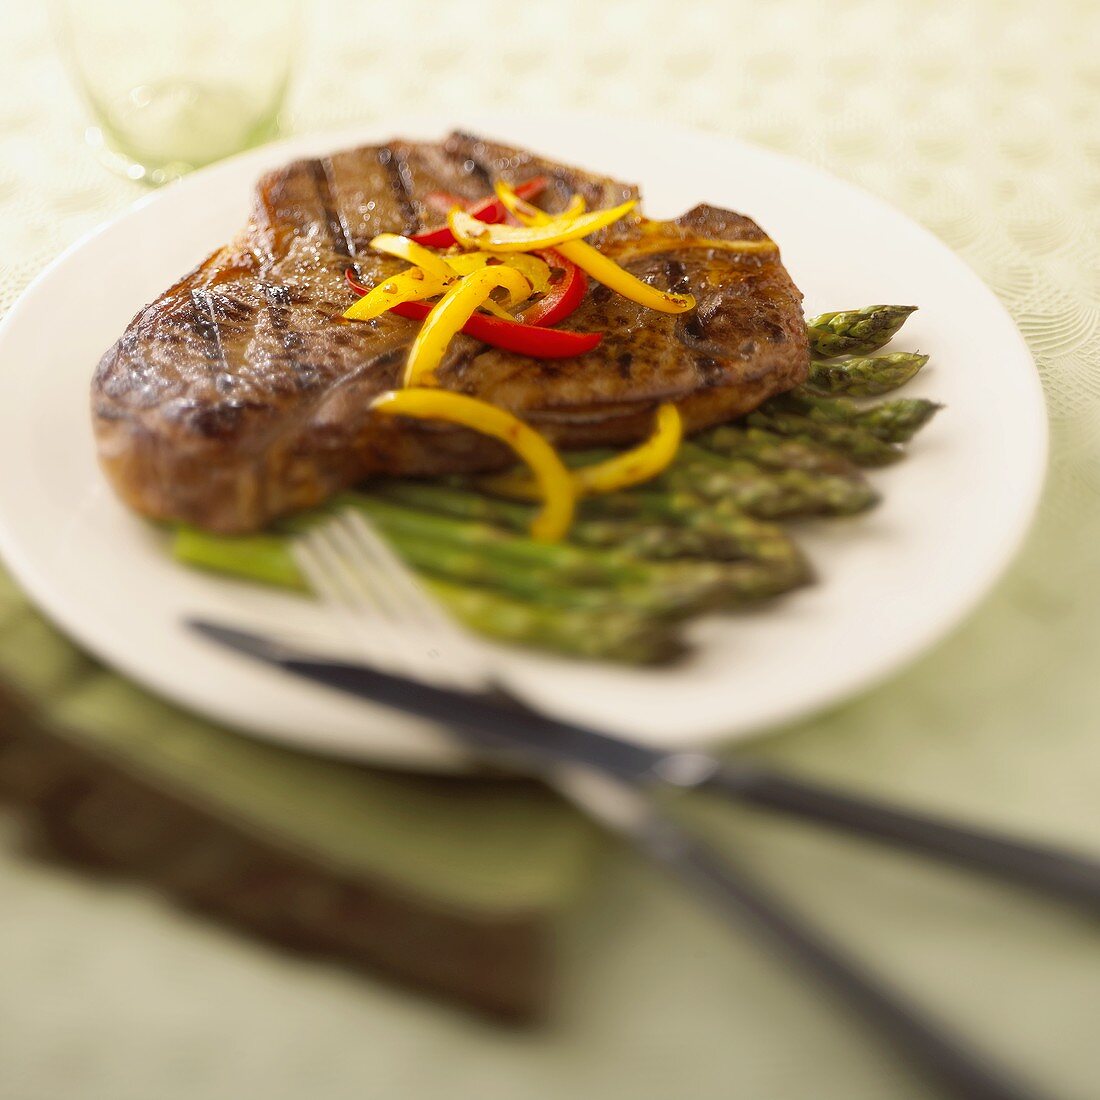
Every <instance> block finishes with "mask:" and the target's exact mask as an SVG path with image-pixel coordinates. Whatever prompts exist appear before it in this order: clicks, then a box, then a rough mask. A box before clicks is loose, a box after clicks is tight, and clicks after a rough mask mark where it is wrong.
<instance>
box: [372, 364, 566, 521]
mask: <svg viewBox="0 0 1100 1100" xmlns="http://www.w3.org/2000/svg"><path fill="white" fill-rule="evenodd" d="M371 408H372V409H374V410H375V411H377V412H380V413H386V414H387V415H390V416H413V417H417V418H422V419H428V420H445V421H447V422H448V423H451V424H462V425H464V426H465V427H467V428H473V429H474V430H475V431H478V432H481V433H482V434H483V435H490V436H492V437H493V438H494V439H499V440H501V442H503V443H506V444H507V445H508V446H509V447H511V448H512V450H513V451H515V452H516V454H517V455H519V457H520V458H521V459H523V461H524V462H525V463H527V465H528V466H529V467H530V469H531V472H532V474H533V475H534V482H535V484H536V485H537V487H538V495H539V497H540V498H541V500H542V501H543V505H542V508H541V510H540V511H539V513H538V515H537V516H536V517H535V519H534V521H533V522H532V524H531V537H532V538H533V539H538V540H539V541H540V542H557V541H559V540H560V539H562V538H564V537H565V534H566V532H567V531H568V530H569V525H570V524H571V523H572V522H573V511H574V508H575V507H576V495H575V492H574V488H573V479H572V478H571V477H570V475H569V471H568V470H567V469H566V468H565V465H564V464H563V463H562V460H561V459H560V458H559V457H558V453H557V451H555V450H554V448H553V447H551V446H550V444H549V443H548V442H547V441H546V440H545V439H544V438H543V437H542V436H541V435H539V433H538V432H536V431H535V430H534V428H531V427H529V426H528V425H527V424H524V422H523V421H522V420H520V419H518V418H517V417H515V416H513V415H512V414H511V413H510V412H506V411H505V410H504V409H501V408H498V407H497V406H496V405H491V404H489V402H487V401H479V400H478V399H477V398H476V397H467V396H466V395H465V394H461V393H454V392H452V391H450V390H437V389H425V388H422V387H419V386H412V387H409V388H406V389H403V390H393V391H391V392H389V393H384V394H382V395H380V396H379V397H376V398H375V399H374V401H372V402H371Z"/></svg>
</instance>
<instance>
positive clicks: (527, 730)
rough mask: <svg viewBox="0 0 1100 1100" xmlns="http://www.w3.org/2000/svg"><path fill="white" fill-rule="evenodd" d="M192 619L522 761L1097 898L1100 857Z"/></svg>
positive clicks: (1073, 897)
mask: <svg viewBox="0 0 1100 1100" xmlns="http://www.w3.org/2000/svg"><path fill="white" fill-rule="evenodd" d="M189 625H190V627H191V628H192V629H193V630H195V631H197V632H198V633H200V634H201V635H203V636H204V637H206V638H209V639H211V640H212V641H215V642H217V643H219V644H221V645H223V646H227V647H228V648H230V649H233V650H236V651H237V652H239V653H244V654H247V655H248V656H250V657H252V658H255V659H257V660H260V661H263V662H265V663H266V664H269V665H274V666H276V667H278V668H281V669H283V670H284V671H285V672H289V673H292V674H293V675H295V676H299V677H302V678H303V679H306V680H310V681H312V682H314V683H316V684H322V685H324V686H326V687H329V688H334V689H336V690H338V691H342V692H344V693H346V694H349V695H354V696H358V697H359V698H361V699H368V700H371V701H372V702H375V703H381V704H383V705H385V706H389V707H392V708H394V709H396V710H400V711H403V712H405V713H407V714H413V715H416V716H417V717H420V718H426V719H428V720H430V721H434V722H438V723H440V724H441V725H444V726H447V727H449V728H450V729H451V730H452V731H454V732H455V733H456V734H457V735H458V736H460V738H461V739H462V740H463V741H464V742H465V743H466V744H468V745H470V746H472V747H473V748H475V749H477V750H480V751H488V752H490V753H491V754H492V755H493V756H494V757H495V758H500V757H501V756H502V754H503V755H504V756H506V757H508V758H509V759H510V760H511V761H512V762H514V763H515V764H516V765H517V766H519V767H520V768H521V769H522V770H534V771H537V772H546V771H548V770H549V771H553V770H555V769H558V768H560V767H562V766H576V765H581V766H582V767H585V768H589V769H594V770H595V771H597V772H599V773H601V774H603V775H605V776H608V777H611V778H613V779H615V780H618V781H620V782H623V783H626V784H629V785H633V786H641V787H651V786H665V787H671V788H674V789H675V788H678V789H681V790H699V791H705V792H709V793H711V794H716V795H719V796H721V797H724V798H727V799H729V800H731V801H736V802H739V803H744V804H748V805H752V806H756V807H760V808H763V809H767V810H772V811H776V812H781V813H784V814H787V815H789V816H794V817H798V818H802V819H806V820H809V821H815V822H818V823H820V824H825V825H828V826H830V827H833V828H837V829H842V830H845V831H847V832H850V833H854V834H856V835H858V836H862V837H867V838H871V839H874V840H877V841H880V842H885V843H889V844H893V845H896V846H898V847H904V848H907V849H910V850H913V851H918V852H921V853H923V854H925V855H929V856H934V857H937V858H939V859H942V860H946V861H949V862H952V863H955V864H958V865H960V866H964V867H967V868H970V869H976V870H981V871H985V872H990V873H994V874H998V875H1000V876H1002V877H1005V878H1008V879H1012V880H1015V881H1016V882H1018V883H1022V884H1025V885H1027V886H1030V887H1032V888H1034V889H1039V890H1043V891H1045V892H1047V893H1050V894H1053V895H1054V896H1056V897H1059V898H1062V899H1065V900H1070V901H1073V902H1076V903H1079V904H1085V905H1088V906H1090V907H1100V860H1095V859H1092V858H1089V857H1087V856H1084V855H1078V854H1076V853H1073V852H1069V851H1065V850H1062V849H1060V848H1056V847H1052V846H1047V845H1043V844H1038V843H1032V842H1029V841H1025V840H1022V839H1017V838H1014V837H1010V836H1005V835H1002V834H999V833H996V832H991V831H986V830H981V829H977V828H972V827H969V826H966V825H962V824H959V823H955V822H952V821H948V820H946V819H943V818H939V817H935V816H932V815H926V814H922V813H916V812H913V811H909V810H906V809H902V808H899V807H896V806H893V805H889V804H887V803H885V802H882V801H878V800H875V799H870V798H865V797H862V796H860V795H857V794H854V793H849V792H846V791H842V790H837V789H835V788H830V787H827V786H824V785H821V784H817V783H813V782H810V781H807V780H804V779H799V778H797V777H793V776H790V775H787V774H784V773H782V772H777V771H774V770H772V769H769V768H765V767H761V766H758V765H756V764H752V763H748V762H742V761H728V760H719V759H718V758H716V757H713V756H710V755H708V754H706V753H701V752H691V751H686V752H685V751H668V750H663V749H657V748H652V747H650V746H646V745H641V744H637V743H635V742H632V741H626V740H623V739H621V738H618V737H613V736H611V735H609V734H606V733H601V732H599V731H597V730H593V729H587V728H585V727H583V726H580V725H575V724H572V723H569V722H562V721H559V720H558V719H555V718H550V717H548V716H546V715H544V714H540V713H538V712H536V711H534V710H532V709H530V708H528V707H526V706H524V705H523V704H522V703H519V702H517V701H516V700H514V699H512V698H511V697H509V696H506V695H504V694H502V693H499V692H469V691H459V690H453V689H450V688H446V687H438V686H435V685H432V684H427V683H424V682H421V681H419V680H412V679H408V678H406V677H403V676H395V675H391V674H389V673H387V672H383V671H380V670H378V669H375V668H372V667H369V666H367V665H363V664H356V663H352V662H345V661H339V660H331V659H328V658H325V657H321V656H317V655H315V654H310V653H307V652H305V651H302V650H299V649H297V648H295V647H293V646H289V645H287V644H285V643H283V642H281V641H279V640H277V639H274V638H270V637H266V636H264V635H261V634H257V633H253V632H250V631H246V630H239V629H237V628H235V627H231V626H228V625H225V624H221V623H214V622H210V621H207V620H191V621H190V622H189Z"/></svg>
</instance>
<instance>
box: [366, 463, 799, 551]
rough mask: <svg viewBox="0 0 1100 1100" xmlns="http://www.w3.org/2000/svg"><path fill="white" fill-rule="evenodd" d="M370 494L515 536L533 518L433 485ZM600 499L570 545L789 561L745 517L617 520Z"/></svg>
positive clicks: (394, 484) (496, 501) (773, 536)
mask: <svg viewBox="0 0 1100 1100" xmlns="http://www.w3.org/2000/svg"><path fill="white" fill-rule="evenodd" d="M371 495H372V496H375V497H380V498H381V499H382V500H387V501H390V502H392V503H396V504H400V505H404V506H407V507H412V508H419V509H422V510H424V511H429V512H440V513H443V514H445V515H449V516H454V517H456V518H459V519H475V520H481V521H484V522H486V523H494V524H496V525H497V526H499V527H503V528H505V529H507V530H509V531H516V532H523V531H526V530H527V529H528V527H529V526H530V523H531V517H532V515H533V514H534V508H533V507H532V506H530V505H527V504H520V503H517V502H516V501H511V500H501V499H500V498H498V497H491V496H487V495H485V494H483V493H478V492H474V491H472V490H469V489H463V488H460V487H458V486H454V485H443V484H440V483H438V482H427V481H391V482H385V483H383V484H381V485H379V486H377V487H376V488H374V489H372V492H371ZM600 500H601V498H600V497H595V498H592V499H590V500H588V501H584V502H582V504H581V507H580V510H579V514H578V516H577V518H576V520H575V521H574V523H573V526H572V528H571V529H570V532H569V540H570V541H571V542H573V543H576V544H577V545H579V546H587V547H592V548H597V549H617V550H619V551H620V552H621V553H624V554H628V555H632V556H635V557H638V558H642V559H645V560H647V561H667V560H673V559H677V558H704V559H709V560H714V561H731V560H736V559H741V558H749V559H755V560H769V559H777V558H786V557H789V556H790V552H792V551H793V550H794V546H793V543H791V541H790V539H788V538H787V536H786V535H784V534H783V532H782V531H781V530H780V529H779V528H777V527H774V526H772V525H770V524H763V523H761V522H760V521H759V520H754V519H752V518H751V517H749V516H745V515H731V516H722V515H715V514H713V513H712V512H711V511H709V510H706V509H698V508H692V509H690V510H687V511H686V512H685V513H683V514H680V515H676V516H669V515H663V516H662V515H658V514H653V515H649V516H644V517H630V516H618V515H615V514H613V513H611V514H609V513H608V511H607V510H606V509H604V508H603V507H601V504H600ZM685 520H689V521H690V522H685Z"/></svg>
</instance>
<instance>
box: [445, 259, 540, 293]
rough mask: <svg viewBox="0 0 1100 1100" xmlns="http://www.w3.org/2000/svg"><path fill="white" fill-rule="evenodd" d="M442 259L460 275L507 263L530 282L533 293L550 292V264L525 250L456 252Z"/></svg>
mask: <svg viewBox="0 0 1100 1100" xmlns="http://www.w3.org/2000/svg"><path fill="white" fill-rule="evenodd" d="M443 260H444V262H446V263H448V264H450V266H451V267H452V268H453V269H454V270H455V271H457V272H459V273H460V274H462V275H469V273H470V272H471V271H477V269H478V268H480V267H485V266H486V265H487V264H502V263H503V264H507V265H508V266H509V267H514V268H515V269H516V270H517V271H518V272H519V273H520V274H521V275H522V276H523V277H524V278H525V279H526V280H527V281H528V282H529V283H530V284H531V289H532V291H533V292H534V293H536V294H548V293H549V292H550V265H549V264H548V263H547V262H546V260H544V259H540V258H539V257H538V256H534V255H531V254H529V253H527V252H456V253H454V254H448V255H446V256H444V257H443Z"/></svg>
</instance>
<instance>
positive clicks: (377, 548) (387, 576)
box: [344, 511, 456, 634]
mask: <svg viewBox="0 0 1100 1100" xmlns="http://www.w3.org/2000/svg"><path fill="white" fill-rule="evenodd" d="M344 521H345V524H346V525H347V528H348V530H349V532H350V533H351V535H352V538H353V539H354V541H355V545H356V547H357V548H358V550H359V551H360V552H361V553H362V554H363V558H364V560H365V561H369V562H370V563H371V565H373V566H374V569H375V572H374V577H375V578H376V580H377V582H378V586H379V587H384V588H385V590H386V592H387V593H388V594H389V595H390V596H391V597H392V599H393V602H394V604H395V605H396V606H397V607H399V608H400V610H401V611H402V612H403V613H404V614H405V616H406V617H407V618H408V619H412V620H415V621H416V622H418V623H420V624H422V625H423V626H424V627H425V628H427V629H430V630H445V631H447V633H449V634H450V633H455V632H456V628H455V625H454V620H453V619H452V618H451V617H450V616H449V615H448V614H447V613H446V612H445V611H443V609H442V608H441V607H440V606H439V604H438V603H437V602H436V601H435V600H433V599H432V597H431V596H429V595H428V593H427V592H425V591H424V589H423V588H422V587H421V585H420V584H419V582H418V581H417V580H416V578H415V577H414V576H413V574H412V573H411V572H410V571H409V568H408V566H406V565H405V563H404V562H403V561H402V560H401V559H400V558H399V557H398V556H397V554H395V553H394V551H393V550H392V549H391V548H390V546H389V544H388V543H387V542H386V541H385V539H383V538H382V536H381V535H379V534H378V532H377V531H376V530H375V529H374V528H373V527H372V526H371V525H370V524H369V523H368V522H367V521H366V519H364V518H363V516H362V515H361V514H360V513H359V512H352V511H349V512H347V513H346V514H345V516H344Z"/></svg>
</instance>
